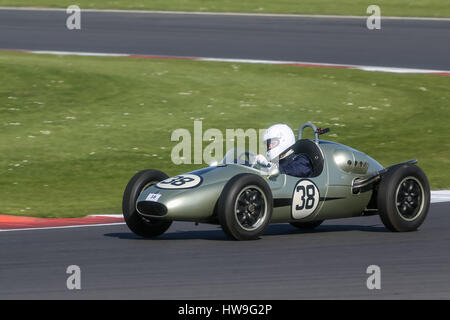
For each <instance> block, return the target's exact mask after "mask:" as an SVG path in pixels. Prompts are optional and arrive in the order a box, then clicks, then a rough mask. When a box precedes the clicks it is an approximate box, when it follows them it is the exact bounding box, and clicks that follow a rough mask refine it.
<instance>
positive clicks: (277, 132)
mask: <svg viewBox="0 0 450 320" xmlns="http://www.w3.org/2000/svg"><path fill="white" fill-rule="evenodd" d="M263 140H264V142H265V143H266V145H267V158H269V160H270V161H272V160H273V159H275V158H276V157H278V156H279V155H280V154H282V153H284V152H285V151H287V150H289V148H290V147H292V145H293V144H294V143H295V135H294V132H293V131H292V129H291V128H289V126H287V125H285V124H275V125H273V126H271V127H270V128H269V129H267V130H266V132H265V133H264V137H263Z"/></svg>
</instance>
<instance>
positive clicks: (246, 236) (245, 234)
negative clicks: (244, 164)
mask: <svg viewBox="0 0 450 320" xmlns="http://www.w3.org/2000/svg"><path fill="white" fill-rule="evenodd" d="M272 208H273V199H272V192H271V190H270V187H269V185H268V184H267V182H266V181H265V180H264V179H263V178H261V177H260V176H257V175H254V174H247V173H244V174H239V175H237V176H235V177H233V178H232V179H230V181H228V182H227V184H226V185H225V187H224V189H223V191H222V193H221V195H220V197H219V201H218V204H217V209H218V218H219V222H220V224H221V226H222V229H223V230H224V232H225V233H226V234H227V235H228V236H229V237H231V238H232V239H235V240H254V239H257V238H259V237H260V236H261V235H262V234H263V233H264V231H265V230H266V228H267V227H268V225H269V222H270V218H271V217H272Z"/></svg>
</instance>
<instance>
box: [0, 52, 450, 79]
mask: <svg viewBox="0 0 450 320" xmlns="http://www.w3.org/2000/svg"><path fill="white" fill-rule="evenodd" d="M1 51H4V52H10V51H13V52H14V51H17V52H26V53H32V54H50V55H74V56H92V57H134V58H148V59H168V60H170V59H174V60H178V59H180V60H191V61H206V62H232V63H255V64H273V65H293V66H303V67H330V68H344V69H356V70H363V71H378V72H391V73H423V74H444V75H450V70H432V69H416V68H397V67H381V66H365V65H355V64H338V63H323V62H308V61H282V60H260V59H231V58H210V57H180V56H162V55H147V54H142V55H141V54H126V53H101V52H79V51H53V50H1V49H0V52H1Z"/></svg>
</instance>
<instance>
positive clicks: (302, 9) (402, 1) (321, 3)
mask: <svg viewBox="0 0 450 320" xmlns="http://www.w3.org/2000/svg"><path fill="white" fill-rule="evenodd" d="M73 4H77V5H79V6H80V7H81V8H86V9H94V8H95V9H138V10H144V9H145V10H173V11H216V12H224V11H225V12H253V13H296V14H337V15H358V16H364V15H366V9H367V7H368V6H369V5H372V4H376V5H379V6H380V7H381V14H382V15H385V16H416V17H422V16H423V17H450V5H449V4H448V1H447V0H422V1H417V0H416V1H413V0H378V1H372V0H339V1H335V0H302V1H298V0H277V1H273V0H251V1H250V0H247V1H242V0H220V1H219V0H147V1H142V0H111V1H110V0H94V1H93V0H78V1H73V0H0V6H29V7H53V8H67V7H68V6H69V5H73Z"/></svg>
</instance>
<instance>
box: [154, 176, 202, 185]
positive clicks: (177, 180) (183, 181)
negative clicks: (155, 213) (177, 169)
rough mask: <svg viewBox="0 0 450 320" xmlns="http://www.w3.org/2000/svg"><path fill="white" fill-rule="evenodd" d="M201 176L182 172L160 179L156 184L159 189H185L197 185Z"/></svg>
mask: <svg viewBox="0 0 450 320" xmlns="http://www.w3.org/2000/svg"><path fill="white" fill-rule="evenodd" d="M200 182H201V178H200V177H199V176H196V175H193V174H183V175H179V176H175V177H172V178H169V179H166V180H164V181H161V182H160V183H158V184H157V185H156V186H157V187H158V188H161V189H181V188H183V189H185V188H192V187H195V186H197V185H199V184H200Z"/></svg>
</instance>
